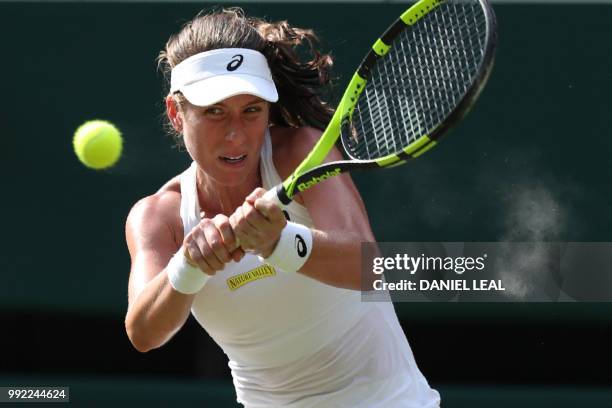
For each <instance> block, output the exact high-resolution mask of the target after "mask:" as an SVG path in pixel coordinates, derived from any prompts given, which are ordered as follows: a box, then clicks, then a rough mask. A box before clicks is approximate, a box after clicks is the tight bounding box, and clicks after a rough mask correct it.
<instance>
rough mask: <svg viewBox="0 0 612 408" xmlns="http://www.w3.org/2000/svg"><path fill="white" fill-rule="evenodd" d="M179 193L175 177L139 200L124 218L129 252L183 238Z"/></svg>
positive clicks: (177, 181)
mask: <svg viewBox="0 0 612 408" xmlns="http://www.w3.org/2000/svg"><path fill="white" fill-rule="evenodd" d="M180 205H181V193H180V183H179V180H178V177H175V178H173V179H172V180H170V181H168V182H167V183H166V184H165V185H164V186H162V188H160V189H159V190H158V191H157V192H156V193H154V194H152V195H150V196H147V197H145V198H143V199H141V200H139V201H138V202H137V203H136V204H134V206H133V207H132V209H131V210H130V213H129V215H128V217H127V221H126V238H127V241H128V247H129V249H130V253H131V252H132V251H133V250H135V249H137V248H139V247H140V248H142V247H143V246H148V244H151V243H152V242H153V241H158V240H162V241H166V242H167V243H170V241H173V242H174V243H175V244H176V245H177V246H180V244H181V242H182V240H183V230H182V221H181V218H180Z"/></svg>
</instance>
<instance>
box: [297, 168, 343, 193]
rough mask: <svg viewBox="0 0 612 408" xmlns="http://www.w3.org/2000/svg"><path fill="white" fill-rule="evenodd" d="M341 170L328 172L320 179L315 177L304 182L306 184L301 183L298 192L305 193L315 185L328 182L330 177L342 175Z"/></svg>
mask: <svg viewBox="0 0 612 408" xmlns="http://www.w3.org/2000/svg"><path fill="white" fill-rule="evenodd" d="M340 172H341V170H340V168H336V169H334V170H332V171H326V172H325V174H322V175H321V176H319V177H316V176H315V177H313V178H311V179H310V180H308V181H306V182H304V183H300V184H298V185H297V188H298V190H300V191H304V190H307V189H309V188H310V187H312V186H314V185H315V184H318V183H320V182H322V181H324V180H327V179H328V178H330V177H334V176H337V175H338V174H340Z"/></svg>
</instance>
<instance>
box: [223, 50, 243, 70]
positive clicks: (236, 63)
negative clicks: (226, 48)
mask: <svg viewBox="0 0 612 408" xmlns="http://www.w3.org/2000/svg"><path fill="white" fill-rule="evenodd" d="M242 61H244V57H243V56H242V54H236V55H234V56H233V57H232V60H231V61H230V63H229V64H227V70H228V71H235V70H237V69H238V67H240V65H242Z"/></svg>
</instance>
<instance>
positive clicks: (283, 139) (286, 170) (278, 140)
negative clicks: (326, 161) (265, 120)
mask: <svg viewBox="0 0 612 408" xmlns="http://www.w3.org/2000/svg"><path fill="white" fill-rule="evenodd" d="M270 137H271V141H272V154H273V160H274V165H275V167H276V169H277V171H278V174H279V175H280V176H281V178H282V179H285V178H286V177H288V176H289V175H290V174H291V173H292V172H293V170H294V169H295V168H296V167H297V166H298V165H299V164H300V163H301V162H302V160H304V158H305V157H306V156H307V155H308V153H310V151H311V150H312V148H313V147H314V145H315V144H316V143H317V141H318V140H319V138H320V137H321V131H320V130H319V129H315V128H312V127H300V128H284V127H279V126H276V127H273V128H272V129H271V131H270Z"/></svg>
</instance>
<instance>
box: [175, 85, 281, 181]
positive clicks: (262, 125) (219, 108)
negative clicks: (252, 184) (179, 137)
mask: <svg viewBox="0 0 612 408" xmlns="http://www.w3.org/2000/svg"><path fill="white" fill-rule="evenodd" d="M185 105H186V106H185V107H184V109H182V112H181V113H178V114H179V115H180V119H181V127H182V129H181V130H182V134H183V139H184V141H185V146H186V147H187V151H188V152H189V154H190V155H191V157H192V158H193V159H194V160H195V161H196V162H197V163H198V165H199V166H200V168H201V169H202V170H204V172H205V173H206V174H207V175H208V176H210V177H211V178H213V179H214V180H215V181H216V182H218V183H220V184H223V185H227V186H236V185H240V184H241V183H245V182H248V181H249V180H250V177H249V176H251V177H252V176H253V175H254V174H257V172H259V154H260V150H261V146H262V144H263V141H264V135H265V131H266V128H267V127H268V118H269V113H270V112H269V109H270V107H269V104H268V102H266V101H265V100H263V99H261V98H259V97H257V96H253V95H236V96H233V97H231V98H228V99H225V100H223V101H221V102H218V103H216V104H214V105H210V106H206V107H200V106H194V105H191V104H188V103H187V104H185Z"/></svg>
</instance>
